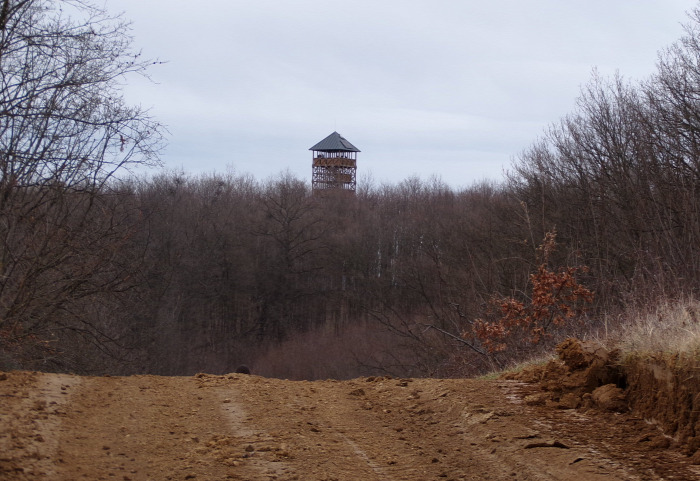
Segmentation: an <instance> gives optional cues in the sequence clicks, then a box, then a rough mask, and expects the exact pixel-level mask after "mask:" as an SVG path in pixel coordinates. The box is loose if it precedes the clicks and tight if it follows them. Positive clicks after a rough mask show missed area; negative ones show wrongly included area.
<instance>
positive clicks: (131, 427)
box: [0, 372, 700, 481]
mask: <svg viewBox="0 0 700 481" xmlns="http://www.w3.org/2000/svg"><path fill="white" fill-rule="evenodd" d="M538 392H541V390H540V388H539V387H538V386H537V385H534V384H525V383H522V382H518V381H486V380H469V379H466V380H437V379H391V378H367V379H356V380H352V381H342V382H340V381H316V382H292V381H283V380H275V379H265V378H261V377H257V376H248V375H244V374H229V375H225V376H213V375H205V374H199V375H197V376H192V377H155V376H131V377H79V376H69V375H59V374H41V373H27V372H9V373H0V479H8V480H9V479H12V480H39V479H41V480H44V479H48V480H81V479H86V480H119V481H129V480H226V479H231V480H463V479H475V480H476V479H478V480H486V479H488V480H506V479H507V480H555V479H556V480H577V481H582V480H653V479H678V480H690V479H700V469H698V466H693V465H692V464H691V460H690V458H688V457H687V456H684V455H683V454H682V453H681V452H680V451H679V450H676V449H674V447H673V446H672V445H671V446H670V447H669V443H658V442H649V440H653V439H657V438H658V436H659V435H660V433H659V431H658V429H657V428H656V427H654V426H652V425H651V424H649V423H646V422H644V421H643V420H641V419H638V418H635V417H634V416H633V415H630V414H621V413H614V412H607V413H604V412H599V411H596V410H589V411H587V412H584V411H582V410H580V409H579V410H574V409H563V406H553V405H551V404H541V405H538V403H528V402H526V401H525V400H526V399H533V397H532V396H533V395H535V398H536V397H537V396H536V395H537V393H538ZM528 396H529V397H528Z"/></svg>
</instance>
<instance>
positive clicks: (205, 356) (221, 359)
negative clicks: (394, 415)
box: [0, 2, 700, 379]
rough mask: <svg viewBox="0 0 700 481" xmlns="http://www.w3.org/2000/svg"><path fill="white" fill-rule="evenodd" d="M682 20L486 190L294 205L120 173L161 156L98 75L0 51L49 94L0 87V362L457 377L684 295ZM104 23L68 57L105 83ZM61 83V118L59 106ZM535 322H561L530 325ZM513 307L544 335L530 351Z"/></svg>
mask: <svg viewBox="0 0 700 481" xmlns="http://www.w3.org/2000/svg"><path fill="white" fill-rule="evenodd" d="M28 3H29V4H32V2H28ZM43 3H48V4H51V2H43ZM14 13H15V14H17V15H19V14H21V13H22V12H19V13H17V12H14ZM40 13H41V12H40V11H39V10H32V11H29V12H25V13H24V15H39V14H40ZM9 18H10V20H12V18H13V17H12V16H10V17H9ZM26 18H29V17H26ZM93 18H94V17H93ZM3 21H6V22H8V20H7V19H4V20H3ZM30 25H32V23H31V22H29V23H27V22H18V23H17V24H16V25H14V26H12V25H10V23H8V24H7V25H6V28H7V29H8V31H9V32H13V31H14V30H12V28H15V29H17V32H21V31H22V29H26V28H30V27H29V26H30ZM59 27H60V25H59ZM52 28H53V26H52ZM699 29H700V12H699V11H698V10H696V11H694V12H693V13H692V15H691V16H690V21H689V23H688V25H687V29H686V35H685V36H684V37H683V38H682V39H681V40H679V41H678V42H677V43H676V44H674V45H673V46H671V47H670V48H668V49H666V50H664V51H663V52H662V54H661V55H660V57H659V61H658V69H657V72H656V73H655V74H654V75H652V76H650V77H649V78H648V79H646V80H644V81H643V82H639V83H632V82H628V81H626V80H624V78H622V77H615V78H601V77H599V76H597V75H594V76H593V78H592V79H591V81H590V82H589V84H588V85H587V86H586V87H585V88H584V89H583V90H582V94H581V96H580V98H579V99H578V105H577V108H576V110H575V111H574V112H572V113H571V114H570V115H568V116H566V117H565V118H563V119H561V120H560V121H558V122H556V123H554V124H552V125H551V126H550V127H549V128H548V129H547V130H546V131H545V132H544V133H543V135H542V137H541V138H540V139H538V140H537V141H536V142H535V143H534V144H533V145H532V146H531V147H529V148H528V149H527V150H525V151H524V152H523V153H521V154H520V155H519V156H518V157H517V159H516V160H515V162H514V165H513V168H512V171H511V172H510V173H509V174H508V176H507V177H506V178H505V179H503V181H502V182H497V183H496V182H494V183H489V182H483V183H478V184H475V185H472V186H470V187H466V188H464V189H453V188H450V187H448V186H446V185H445V184H444V183H442V182H440V181H439V180H430V181H421V180H419V179H417V178H409V179H406V180H404V181H403V182H401V183H399V184H396V185H362V184H361V183H360V184H359V185H358V191H357V193H356V194H355V195H352V194H350V195H349V194H347V193H344V192H335V193H334V192H326V193H323V194H322V195H312V193H311V191H310V187H309V182H308V179H303V180H302V179H299V178H295V177H294V176H292V175H290V174H286V173H283V174H280V175H279V176H277V177H276V178H273V179H271V180H268V181H258V180H256V179H253V178H251V177H249V176H247V175H238V174H234V173H230V174H211V175H206V176H199V177H194V176H191V175H188V174H184V173H176V172H164V173H161V174H158V175H155V176H153V177H150V178H141V179H138V178H137V179H132V180H129V181H117V180H115V175H114V174H115V173H116V172H118V171H119V169H122V168H123V167H125V166H126V167H128V166H130V165H132V164H133V165H138V164H140V163H142V162H150V161H151V160H152V159H153V158H154V156H156V155H157V150H158V144H159V142H160V138H159V135H158V131H159V126H158V125H157V124H156V123H155V122H153V121H152V120H151V119H149V118H148V117H147V116H146V114H145V113H144V112H141V111H139V110H131V109H129V108H127V107H124V106H122V105H121V104H119V105H116V104H111V103H109V102H107V103H105V102H106V99H107V97H106V96H105V95H106V94H105V92H109V93H110V94H111V95H110V96H109V99H112V98H113V97H114V92H111V91H109V90H104V88H102V87H100V84H99V82H93V81H91V80H90V79H89V78H83V77H80V78H71V81H70V82H68V81H67V80H66V79H55V78H53V76H54V75H56V74H57V72H63V74H64V75H66V76H68V77H70V76H71V75H73V72H75V71H78V70H79V68H78V69H76V67H75V65H74V66H73V67H71V68H64V69H63V70H61V68H59V67H56V66H55V65H54V66H51V65H49V64H43V63H41V62H38V63H37V64H36V65H33V66H27V65H25V64H23V63H22V62H24V61H23V60H22V58H26V57H22V56H18V57H16V58H14V60H13V57H12V56H11V55H2V56H0V67H2V69H3V71H4V72H9V71H10V69H11V68H14V69H15V70H16V72H17V75H18V77H17V78H35V79H41V78H43V79H45V80H46V85H25V86H23V87H22V88H23V90H21V92H13V91H12V89H13V88H15V87H16V85H15V84H12V83H4V84H2V85H0V111H2V112H3V114H2V116H1V117H0V369H12V368H31V369H44V370H62V371H74V372H82V373H113V374H130V373H156V374H169V375H170V374H192V373H195V372H198V371H208V372H231V371H234V370H235V369H236V367H237V366H238V365H239V364H243V363H245V364H247V365H249V366H251V367H252V370H253V372H254V373H259V374H264V375H270V376H280V377H290V378H298V379H301V378H307V379H312V378H319V377H339V378H340V377H351V376H358V375H369V374H378V373H381V374H392V375H400V376H404V375H405V376H408V375H413V376H418V375H437V376H457V375H466V374H474V373H478V372H483V371H484V370H486V369H489V368H491V367H494V366H503V365H505V364H507V363H509V362H511V361H514V360H518V359H522V358H524V357H527V356H528V355H531V354H532V352H534V351H536V350H538V349H545V348H549V347H551V345H552V344H553V343H554V342H556V341H557V340H558V339H561V338H562V337H563V336H565V335H571V334H582V333H586V332H595V331H596V330H598V329H600V328H601V325H602V322H603V321H602V319H603V318H604V317H605V316H608V318H610V317H611V316H612V315H613V314H614V313H615V312H617V311H618V310H619V309H622V308H624V307H626V306H630V305H634V304H637V303H641V304H644V303H648V302H652V301H653V300H654V299H660V298H668V297H674V296H683V295H696V294H697V290H698V286H700V30H699ZM96 31H99V32H102V33H100V34H99V35H102V36H103V37H99V35H98V34H96V33H95V32H96ZM90 32H92V33H90ZM110 32H111V33H110ZM115 32H118V30H117V29H115V30H113V31H105V30H99V29H97V30H96V29H95V28H92V30H91V29H90V28H87V30H86V33H85V35H87V38H91V39H93V40H94V41H95V42H96V43H94V44H90V43H89V42H87V43H86V42H84V41H81V42H77V43H76V44H75V45H73V47H74V48H76V49H84V48H88V53H90V54H91V55H93V56H95V62H96V65H99V66H101V67H100V68H104V66H105V63H104V62H107V63H106V65H111V64H110V63H109V62H110V61H111V60H109V59H108V58H107V59H105V58H102V57H101V55H102V54H101V52H103V49H101V48H99V42H100V41H104V40H105V37H104V35H117V36H118V35H119V34H118V33H115ZM59 33H60V32H59ZM33 34H34V35H43V33H42V32H40V31H37V32H33ZM64 34H65V32H64ZM95 35H98V36H97V37H94V36H95ZM18 38H19V37H18ZM22 38H25V37H22ZM71 38H73V37H71ZM107 38H111V39H112V40H115V39H114V38H113V37H107ZM8 45H9V44H0V53H2V52H4V51H8V50H3V49H8V48H9V47H8ZM114 45H122V46H124V45H125V44H121V43H118V42H117V43H116V44H114ZM15 46H16V45H15ZM25 47H26V49H28V50H31V49H32V48H35V44H34V43H30V44H27V45H26V46H25ZM90 48H91V49H90ZM84 53H85V52H84ZM43 54H46V52H44V53H43ZM57 55H58V54H56V53H54V54H50V55H48V57H46V59H47V61H48V60H49V59H53V60H52V61H60V58H59V57H57ZM110 55H111V54H110ZM124 55H126V53H124ZM126 56H127V57H128V55H126ZM80 58H84V57H80ZM74 60H75V59H74V58H73V57H70V61H71V62H73V61H74ZM13 62H14V63H13ZM119 65H122V67H123V68H126V69H138V68H145V66H146V64H145V63H144V64H143V65H140V66H136V67H134V66H133V63H132V64H119ZM125 65H129V66H126V67H125ZM79 67H80V68H84V69H85V70H84V71H89V72H93V74H94V72H99V69H97V70H95V69H89V68H87V67H86V66H79ZM22 68H28V69H30V70H31V69H39V71H40V72H43V73H44V77H41V76H38V75H34V74H35V73H36V72H34V74H33V75H24V76H22V75H20V73H21V72H22ZM42 69H44V70H42ZM25 73H26V72H25ZM114 75H115V73H114V72H111V73H106V74H105V77H104V79H103V81H104V82H106V85H111V84H110V82H111V81H112V80H113V79H114V78H115V77H114ZM3 82H4V81H3ZM80 85H82V86H83V90H82V91H81V92H82V93H81V95H82V96H81V97H77V98H79V99H82V101H84V104H83V105H82V106H79V107H80V108H78V107H77V106H76V104H75V103H76V102H77V100H76V97H72V96H70V95H67V93H68V92H75V89H77V88H78V87H79V86H80ZM52 89H53V90H52ZM46 92H49V93H52V92H53V94H51V95H47V94H46ZM64 94H66V95H64ZM22 96H27V97H28V98H34V99H35V100H36V102H34V103H27V104H24V103H22V102H16V99H17V98H20V97H22ZM22 98H23V97H22ZM61 102H64V103H61ZM110 102H111V100H110ZM41 106H43V107H41ZM105 106H108V107H109V106H111V107H113V108H112V109H110V108H106V107H105ZM37 108H38V109H39V110H38V111H35V110H32V109H37ZM41 108H43V110H41ZM6 112H10V113H11V114H12V115H9V114H7V113H6ZM37 112H39V114H38V113H37ZM86 118H89V119H91V120H90V122H85V119H86ZM554 233H556V237H554V235H553V234H554ZM548 235H549V236H548ZM545 239H550V240H552V242H554V241H555V242H556V245H555V244H554V243H552V244H547V245H549V247H546V244H543V242H545ZM540 246H541V247H540ZM545 251H546V255H543V252H545ZM543 266H545V267H543ZM573 267H582V268H581V269H579V270H567V269H568V268H573ZM566 272H568V273H570V275H571V277H572V278H573V277H574V275H575V280H576V282H577V283H578V284H576V285H573V284H571V285H573V286H574V287H577V286H578V287H581V288H586V289H587V290H589V291H590V292H591V293H592V294H593V296H592V298H591V299H587V305H586V306H585V307H587V308H588V309H587V310H583V309H580V308H582V307H584V306H582V305H581V303H580V302H579V301H581V299H582V298H583V297H584V296H579V297H576V296H575V295H571V296H570V297H567V298H564V297H561V294H562V292H563V289H564V287H563V286H564V285H565V284H564V283H563V282H562V283H560V284H557V285H558V286H559V290H558V291H557V290H556V289H555V288H554V287H556V286H555V284H556V283H557V282H559V281H560V280H562V279H564V277H562V276H564V273H566ZM537 275H540V277H539V278H538V277H537ZM533 276H534V277H533ZM558 276H559V277H558ZM537 279H549V281H547V282H549V284H548V285H545V287H547V288H546V289H544V290H542V289H540V288H541V287H542V283H541V282H539V281H537ZM538 282H539V283H538ZM580 292H584V291H583V290H582V291H580ZM550 295H551V296H552V298H553V299H554V300H555V302H554V303H551V304H541V303H540V304H537V303H536V301H541V300H542V299H545V298H548V296H550ZM557 296H559V297H557ZM591 301H592V302H591ZM533 305H534V306H536V308H533V307H532V306H533ZM504 306H505V307H504ZM537 306H540V307H537ZM542 306H545V307H542ZM571 306H573V307H571ZM574 308H575V315H573V313H574ZM527 309H530V311H527ZM532 309H535V311H537V309H539V311H537V312H535V311H533V310H532ZM555 309H559V310H560V311H561V312H564V313H565V314H566V315H567V316H568V314H570V313H572V315H571V316H570V317H566V316H565V317H566V322H563V323H560V322H549V321H551V320H552V319H554V310H555ZM513 312H516V314H517V313H519V312H520V313H523V314H522V316H521V317H518V316H517V315H516V316H515V317H514V318H513V320H514V322H513V327H512V328H509V329H510V330H508V329H506V330H505V331H502V332H500V333H499V332H497V328H498V327H499V326H501V327H502V326H503V325H502V324H498V322H499V318H501V317H503V316H505V315H512V314H513ZM525 312H528V313H529V314H528V316H530V317H533V316H534V317H536V318H537V319H539V320H540V321H542V323H541V324H538V325H537V329H538V330H537V331H532V332H530V333H529V334H532V333H534V334H536V335H537V336H536V337H538V339H537V340H538V342H537V343H536V344H535V343H533V342H531V339H529V338H527V336H524V335H523V333H526V332H525V331H524V330H523V329H525V328H526V327H527V326H524V325H523V324H522V323H521V321H522V320H523V319H524V316H525V314H524V313H525ZM533 312H534V314H533ZM548 316H549V317H548ZM548 319H549V321H548ZM519 323H520V324H519ZM484 326H486V327H489V328H490V329H491V330H490V331H489V330H488V329H486V330H484V329H481V328H483V327H484ZM484 332H486V333H489V332H490V333H491V334H493V335H494V336H501V337H502V339H500V341H502V343H501V344H499V349H491V348H490V347H491V343H490V342H489V341H490V340H491V339H489V338H485V337H484ZM539 334H541V336H540V335H539ZM500 341H499V342H500Z"/></svg>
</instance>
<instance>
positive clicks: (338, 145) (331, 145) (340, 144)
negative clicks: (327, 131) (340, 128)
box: [309, 132, 360, 152]
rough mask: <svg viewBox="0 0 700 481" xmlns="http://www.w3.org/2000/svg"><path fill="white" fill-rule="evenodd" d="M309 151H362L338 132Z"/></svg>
mask: <svg viewBox="0 0 700 481" xmlns="http://www.w3.org/2000/svg"><path fill="white" fill-rule="evenodd" d="M309 150H319V151H321V152H360V149H358V148H357V147H355V146H354V145H352V144H351V143H350V142H348V141H347V140H346V139H345V137H343V136H342V135H340V134H339V133H338V132H333V133H332V134H331V135H329V136H328V137H326V138H325V139H323V140H322V141H320V142H319V143H318V144H316V145H314V146H313V147H311V148H310V149H309Z"/></svg>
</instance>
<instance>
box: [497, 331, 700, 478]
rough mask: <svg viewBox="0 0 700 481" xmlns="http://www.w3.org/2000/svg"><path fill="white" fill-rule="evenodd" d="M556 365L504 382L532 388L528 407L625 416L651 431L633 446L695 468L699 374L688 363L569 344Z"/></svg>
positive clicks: (699, 447) (699, 444) (699, 455)
mask: <svg viewBox="0 0 700 481" xmlns="http://www.w3.org/2000/svg"><path fill="white" fill-rule="evenodd" d="M557 352H558V354H559V359H557V360H552V361H550V362H549V363H548V364H547V365H545V366H534V367H531V368H529V369H526V370H524V371H522V372H519V373H513V374H508V375H506V376H504V377H506V378H509V379H516V380H521V381H526V382H530V383H535V384H536V385H539V387H540V392H537V393H533V394H532V395H530V396H528V397H527V398H526V402H528V403H530V404H541V405H544V406H547V407H551V408H562V409H579V410H581V411H582V412H593V411H598V412H608V413H629V414H630V416H631V417H632V418H640V419H643V420H644V421H645V422H646V423H647V424H649V425H650V426H653V427H655V428H656V432H644V433H641V434H640V435H638V436H637V441H638V442H639V443H642V444H646V445H648V446H651V447H655V448H660V449H667V448H670V449H676V450H678V451H680V452H682V453H683V454H684V455H686V456H688V458H689V461H690V462H691V463H693V464H696V465H700V368H698V366H697V362H696V361H695V360H694V359H692V358H690V357H682V356H678V355H676V356H665V355H661V354H657V355H651V354H648V355H636V356H626V357H624V359H623V358H622V356H621V355H620V353H619V352H618V351H615V350H607V349H605V348H604V347H602V346H600V345H599V344H597V343H594V342H581V341H578V340H576V339H568V340H567V341H565V342H563V343H562V344H560V345H559V346H558V347H557Z"/></svg>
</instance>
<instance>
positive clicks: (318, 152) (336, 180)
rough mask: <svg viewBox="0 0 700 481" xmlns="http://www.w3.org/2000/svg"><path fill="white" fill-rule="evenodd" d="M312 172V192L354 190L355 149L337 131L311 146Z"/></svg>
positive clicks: (356, 150)
mask: <svg viewBox="0 0 700 481" xmlns="http://www.w3.org/2000/svg"><path fill="white" fill-rule="evenodd" d="M309 150H311V151H313V172H312V177H311V188H312V190H313V191H314V192H316V191H321V190H328V189H335V190H343V191H348V192H355V187H356V181H355V178H356V176H355V173H356V171H357V153H358V152H359V149H357V148H356V147H355V146H354V145H352V144H351V143H350V142H348V141H347V140H345V138H344V137H343V136H342V135H340V134H339V133H338V132H333V133H332V134H331V135H329V136H328V137H326V138H325V139H323V140H322V141H320V142H319V143H318V144H316V145H314V146H313V147H311V148H310V149H309Z"/></svg>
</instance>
